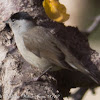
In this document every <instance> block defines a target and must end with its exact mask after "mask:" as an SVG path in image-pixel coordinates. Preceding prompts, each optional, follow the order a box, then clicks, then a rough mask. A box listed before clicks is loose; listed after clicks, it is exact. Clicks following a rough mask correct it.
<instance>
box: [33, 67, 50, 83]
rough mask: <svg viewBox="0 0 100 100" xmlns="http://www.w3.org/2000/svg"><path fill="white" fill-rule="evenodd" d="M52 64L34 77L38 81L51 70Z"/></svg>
mask: <svg viewBox="0 0 100 100" xmlns="http://www.w3.org/2000/svg"><path fill="white" fill-rule="evenodd" d="M51 68H52V66H50V67H48V68H47V69H46V70H44V71H43V72H42V73H41V74H40V75H39V76H38V77H36V78H34V81H38V80H39V79H40V78H41V77H42V76H43V75H44V74H46V73H47V72H48V71H49V70H51Z"/></svg>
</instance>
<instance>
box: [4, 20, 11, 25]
mask: <svg viewBox="0 0 100 100" xmlns="http://www.w3.org/2000/svg"><path fill="white" fill-rule="evenodd" d="M10 21H11V20H10V19H8V20H6V21H3V22H4V23H5V24H9V23H10Z"/></svg>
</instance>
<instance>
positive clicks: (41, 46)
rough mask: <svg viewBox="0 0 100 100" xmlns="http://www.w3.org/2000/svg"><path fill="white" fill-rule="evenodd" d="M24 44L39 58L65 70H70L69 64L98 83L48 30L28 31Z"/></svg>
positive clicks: (35, 29) (37, 28)
mask: <svg viewBox="0 0 100 100" xmlns="http://www.w3.org/2000/svg"><path fill="white" fill-rule="evenodd" d="M33 32H34V33H33ZM24 43H25V46H26V48H27V49H28V50H30V51H31V52H33V53H34V54H35V55H37V56H38V57H44V58H46V59H48V60H49V61H51V62H52V63H53V64H55V65H58V66H60V67H63V68H68V64H69V65H70V66H71V67H72V68H74V69H77V70H78V71H80V72H82V73H84V74H86V75H87V76H90V78H91V79H93V80H94V81H95V82H97V81H96V79H95V76H93V75H92V74H91V73H90V72H89V71H88V70H87V69H86V68H85V67H83V65H82V64H81V63H80V62H79V61H78V60H77V59H76V57H74V56H73V55H72V54H71V53H70V51H69V50H68V49H67V48H66V47H65V46H64V45H62V44H61V43H60V42H59V41H58V40H57V39H56V38H55V37H54V36H53V35H52V34H51V33H50V32H49V31H48V30H47V29H46V28H43V27H35V28H33V29H32V30H31V31H28V33H27V34H25V35H24ZM30 45H31V46H30Z"/></svg>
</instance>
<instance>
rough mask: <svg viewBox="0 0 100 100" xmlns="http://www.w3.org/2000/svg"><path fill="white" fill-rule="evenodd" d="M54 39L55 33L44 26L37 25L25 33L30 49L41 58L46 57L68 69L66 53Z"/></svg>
mask: <svg viewBox="0 0 100 100" xmlns="http://www.w3.org/2000/svg"><path fill="white" fill-rule="evenodd" d="M33 32H34V33H33ZM54 39H55V38H54V37H53V35H52V34H51V33H50V32H49V31H48V30H46V29H45V28H43V27H35V28H33V29H32V30H30V31H28V33H26V34H24V44H25V46H26V48H27V49H28V50H30V51H31V52H32V53H34V54H35V55H37V56H38V57H40V58H41V57H44V58H46V59H48V60H49V61H50V62H52V63H53V64H55V65H58V66H61V67H63V68H66V69H67V68H69V65H68V64H67V62H66V61H65V58H66V57H65V54H64V53H63V52H62V51H61V50H60V49H59V48H58V47H57V45H56V43H55V42H54V41H55V40H54ZM53 40H54V41H53ZM30 45H31V46H30ZM70 69H71V67H70Z"/></svg>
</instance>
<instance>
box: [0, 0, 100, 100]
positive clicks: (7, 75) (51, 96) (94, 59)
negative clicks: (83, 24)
mask: <svg viewBox="0 0 100 100" xmlns="http://www.w3.org/2000/svg"><path fill="white" fill-rule="evenodd" d="M42 1H43V0H6V1H4V0H1V1H0V18H1V23H2V21H4V20H6V19H8V18H9V17H10V15H11V13H15V12H18V11H26V12H28V13H29V14H30V15H31V16H33V18H34V19H35V20H36V23H37V24H38V25H42V26H44V27H47V28H49V29H50V31H51V32H52V34H54V35H55V36H56V37H57V38H58V39H59V41H61V42H62V43H64V44H65V45H66V47H67V48H69V50H70V51H71V52H72V54H73V55H74V56H75V57H76V58H77V59H78V60H79V61H80V62H82V63H83V64H84V66H85V67H86V68H87V69H88V70H89V71H91V72H92V73H94V74H95V75H96V76H97V78H98V80H99V79H100V72H99V70H100V58H99V54H98V53H97V52H96V51H94V50H92V49H91V48H90V46H89V44H88V39H87V37H86V36H85V35H84V34H82V33H81V32H80V31H79V30H78V29H77V28H75V27H65V26H64V25H63V24H60V23H56V22H53V21H51V20H50V19H49V18H48V17H47V16H46V14H45V12H44V9H43V7H42ZM2 27H4V24H2ZM2 29H3V28H1V30H2ZM12 44H14V39H13V34H12V33H11V32H7V31H5V30H4V31H2V32H1V33H0V51H1V52H2V53H0V65H1V67H0V68H1V84H2V87H3V99H4V100H21V99H24V100H63V98H62V97H63V96H68V95H69V90H70V89H71V88H72V87H88V88H89V87H92V86H98V85H99V84H96V83H95V82H93V81H92V80H91V79H90V78H89V77H88V76H85V75H83V74H82V73H80V72H78V71H75V70H74V71H69V70H65V69H64V70H60V71H57V72H53V73H48V74H46V75H44V76H43V77H42V79H41V80H40V81H39V82H34V81H33V80H32V79H33V78H34V77H36V76H37V75H39V74H40V71H39V70H38V69H36V68H31V67H30V65H29V64H28V63H27V62H26V61H24V60H23V58H22V57H21V55H20V53H19V52H18V50H14V49H13V48H14V47H15V46H12Z"/></svg>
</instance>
